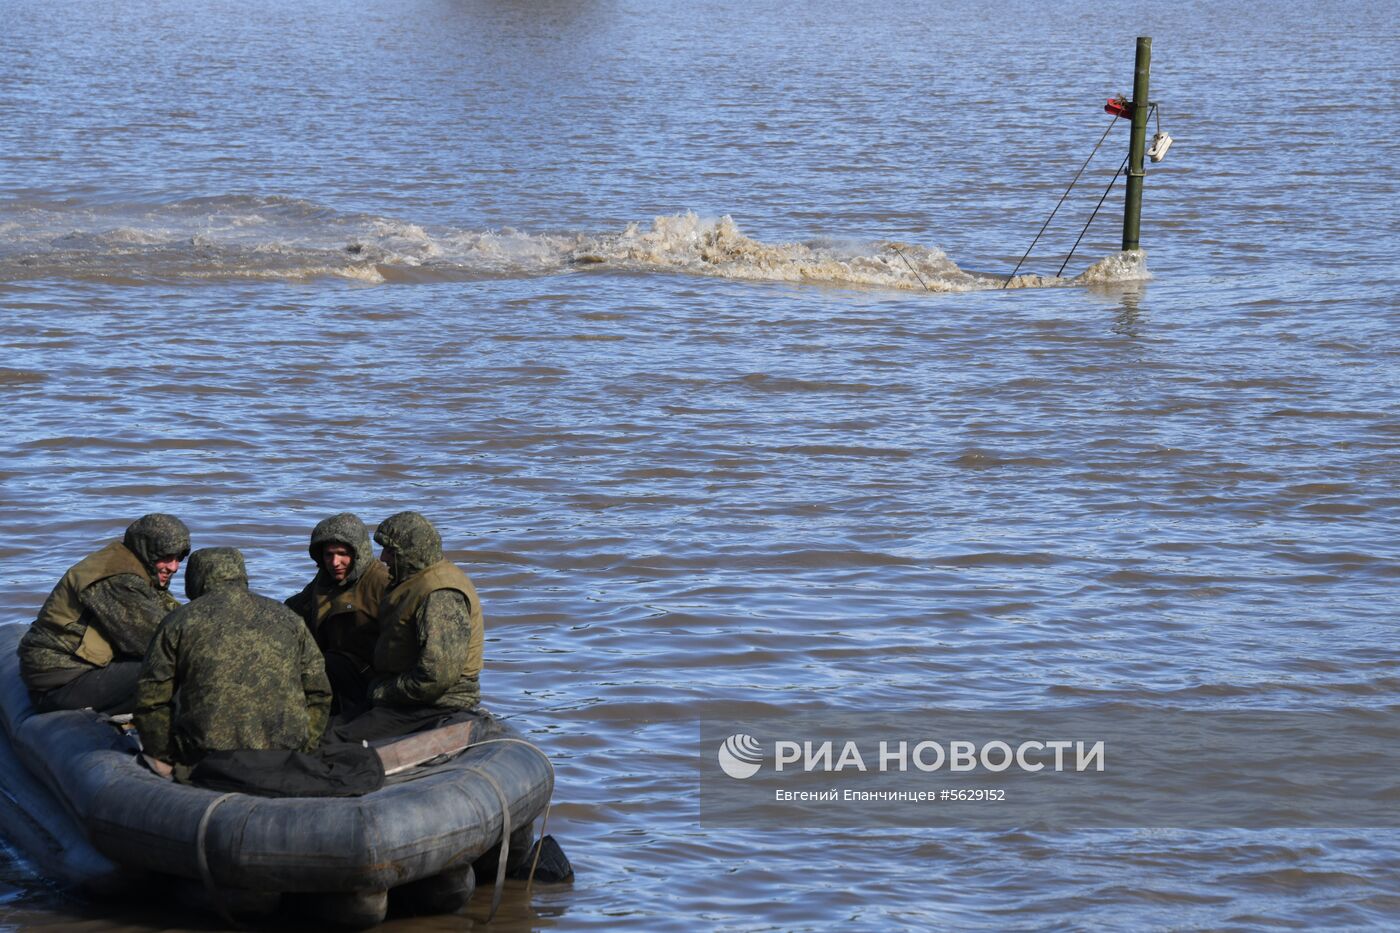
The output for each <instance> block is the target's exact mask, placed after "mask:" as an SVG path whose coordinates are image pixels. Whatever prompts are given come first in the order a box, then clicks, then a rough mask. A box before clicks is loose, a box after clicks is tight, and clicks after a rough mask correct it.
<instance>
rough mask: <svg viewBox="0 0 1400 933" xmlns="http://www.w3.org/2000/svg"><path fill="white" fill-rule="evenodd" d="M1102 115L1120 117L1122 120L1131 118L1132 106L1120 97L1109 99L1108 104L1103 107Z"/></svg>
mask: <svg viewBox="0 0 1400 933" xmlns="http://www.w3.org/2000/svg"><path fill="white" fill-rule="evenodd" d="M1103 112H1104V113H1111V114H1113V115H1114V116H1115V117H1122V118H1123V119H1124V120H1131V119H1132V118H1133V104H1132V102H1131V101H1128V100H1124V99H1123V98H1122V97H1110V98H1109V99H1108V103H1106V104H1104V105H1103Z"/></svg>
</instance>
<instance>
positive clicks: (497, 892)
mask: <svg viewBox="0 0 1400 933" xmlns="http://www.w3.org/2000/svg"><path fill="white" fill-rule="evenodd" d="M466 770H468V771H471V772H473V773H475V774H479V775H481V776H482V777H484V778H485V779H486V782H487V783H488V784H490V785H491V789H492V790H494V791H495V792H496V799H498V800H499V801H500V802H501V852H500V855H499V856H498V857H497V858H496V887H495V889H494V890H493V891H492V892H491V912H490V913H489V914H487V915H486V922H487V923H490V922H491V921H492V920H494V919H496V911H497V910H499V909H500V907H501V895H503V894H504V893H505V886H506V860H507V859H508V858H510V800H508V799H507V798H506V792H505V791H503V790H501V785H500V784H497V783H496V779H495V778H493V777H492V776H491V775H489V774H487V773H486V772H485V771H480V770H478V769H476V768H467V769H466Z"/></svg>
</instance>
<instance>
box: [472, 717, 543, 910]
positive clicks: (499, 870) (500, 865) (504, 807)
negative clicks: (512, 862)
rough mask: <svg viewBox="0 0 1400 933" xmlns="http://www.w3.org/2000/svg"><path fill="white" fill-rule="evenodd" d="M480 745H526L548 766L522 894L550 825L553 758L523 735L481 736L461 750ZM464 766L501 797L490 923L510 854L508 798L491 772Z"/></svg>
mask: <svg viewBox="0 0 1400 933" xmlns="http://www.w3.org/2000/svg"><path fill="white" fill-rule="evenodd" d="M483 745H524V746H525V747H526V748H528V749H531V750H532V751H534V752H535V753H536V754H538V755H539V756H540V759H541V760H542V761H544V763H545V767H547V768H549V796H548V797H546V798H545V801H544V819H543V820H542V821H541V822H540V840H539V842H537V843H536V844H535V859H534V861H533V862H531V863H530V877H529V879H528V880H527V881H526V882H525V894H526V896H527V897H528V896H529V893H530V889H531V888H532V887H533V886H534V883H535V868H536V867H537V866H538V865H539V863H540V850H541V848H543V846H542V845H541V843H543V841H544V831H545V827H547V826H548V825H549V808H550V805H551V804H552V803H553V800H554V762H552V761H550V760H549V756H548V755H546V754H545V753H544V749H542V748H540V747H539V746H538V745H536V744H535V743H533V742H527V741H526V740H524V739H516V738H509V737H505V738H499V739H483V740H482V741H480V742H473V743H472V744H471V745H468V746H467V747H466V748H464V749H462V751H463V752H466V751H468V750H470V749H473V748H480V747H481V746H483ZM466 770H468V771H471V772H473V773H475V774H479V775H481V776H482V777H484V778H486V780H487V781H489V782H490V784H491V787H492V788H494V789H495V791H496V796H497V798H499V799H500V801H501V854H500V858H499V859H498V860H497V862H496V889H495V891H494V892H493V893H492V895H491V913H490V914H489V915H488V916H487V917H486V922H487V923H490V922H491V920H492V919H493V918H494V917H495V916H496V910H497V909H498V908H499V907H500V906H501V895H502V893H503V891H504V888H505V880H506V860H507V859H508V858H509V856H510V832H511V829H510V802H509V801H508V800H507V799H506V795H505V792H504V791H502V790H501V786H500V785H499V784H497V783H496V779H495V778H493V777H491V775H489V774H487V773H486V772H485V771H481V770H479V769H477V768H467V769H466Z"/></svg>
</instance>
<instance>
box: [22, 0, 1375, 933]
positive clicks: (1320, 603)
mask: <svg viewBox="0 0 1400 933" xmlns="http://www.w3.org/2000/svg"><path fill="white" fill-rule="evenodd" d="M1394 14H1395V10H1394V7H1393V6H1391V5H1386V4H1368V3H1362V2H1356V3H1345V2H1337V3H1318V4H1308V5H1294V4H1282V3H1264V4H1257V3H1256V4H1211V5H1199V4H1193V5H1172V4H1139V3H1131V2H1122V3H1109V4H1107V5H1102V4H1086V3H1081V2H1077V0H1076V2H1070V3H1064V4H1035V3H1000V4H971V3H952V4H940V5H924V4H904V3H896V4H880V3H871V2H866V0H853V2H847V3H841V4H835V3H813V4H803V5H797V6H794V5H781V4H779V5H763V4H742V3H732V2H728V0H719V2H714V3H697V4H645V3H629V2H576V3H538V4H537V3H524V2H516V0H501V2H484V0H474V2H465V0H464V2H446V0H442V2H429V0H414V2H407V3H387V2H375V0H371V2H369V3H359V4H344V3H336V2H331V0H311V2H308V3H303V4H295V5H283V4H271V3H260V2H255V3H251V4H234V3H230V2H213V3H208V4H198V5H184V4H178V3H174V2H165V0H157V2H151V3H144V4H139V5H138V4H116V5H113V4H98V3H90V2H66V3H54V4H43V5H10V6H9V7H7V9H6V15H5V18H6V21H7V23H6V29H5V36H4V37H3V38H0V99H3V100H5V101H6V117H5V119H4V120H3V121H0V319H3V322H4V331H3V334H2V335H0V398H3V421H2V422H0V424H2V425H3V430H4V435H5V436H4V440H3V452H4V456H3V461H2V462H0V532H2V533H0V558H3V563H2V564H0V568H3V582H4V584H5V585H4V587H3V590H0V609H3V612H4V615H5V617H6V618H5V621H13V622H27V621H29V620H30V619H32V618H33V615H34V612H35V610H36V609H37V607H38V605H39V604H40V603H41V602H42V600H43V597H44V595H45V594H46V593H47V591H48V590H49V588H50V587H51V586H52V585H53V583H54V581H55V580H56V579H57V578H58V576H59V575H60V574H61V573H62V572H63V570H64V569H65V568H66V567H68V566H69V565H70V564H72V563H73V562H74V561H76V560H77V559H78V558H80V557H81V556H83V555H84V554H85V553H87V551H88V550H90V549H92V548H93V546H94V545H95V544H96V543H98V542H101V541H103V540H105V539H108V538H110V537H113V536H115V535H117V534H119V533H120V531H121V529H122V528H123V527H124V526H125V525H126V524H127V523H128V522H129V521H131V520H132V519H133V518H135V517H136V516H138V515H140V514H142V513H144V512H148V511H168V512H173V513H176V514H178V515H180V516H181V517H183V518H184V520H185V521H186V522H187V523H188V524H189V525H190V527H191V529H192V530H193V534H194V543H195V546H196V547H200V546H208V545H216V544H217V545H229V546H236V547H239V548H241V549H242V550H243V551H244V554H245V555H246V557H247V559H248V564H249V569H250V574H251V576H252V578H253V586H254V588H255V589H257V590H259V591H261V592H264V593H266V594H268V595H273V596H278V597H285V596H287V595H290V594H291V593H293V592H295V591H296V590H297V589H299V588H300V587H301V586H302V585H303V584H304V582H305V581H306V579H308V576H309V574H310V573H311V572H312V570H313V567H312V566H311V564H310V562H309V560H308V559H307V557H306V553H305V541H306V537H307V535H308V534H309V531H310V529H311V527H312V526H313V525H314V524H315V523H316V521H318V520H319V519H320V518H323V517H325V516H326V515H329V514H331V513H333V512H338V511H342V510H352V511H355V512H356V513H358V514H359V515H361V516H362V517H363V518H364V519H365V520H366V521H367V522H369V523H371V524H373V523H374V522H375V521H378V520H380V519H382V518H384V517H385V516H387V515H389V514H391V513H393V512H395V511H399V510H401V509H406V508H412V509H417V510H419V511H422V512H423V513H425V514H426V515H428V516H429V517H430V518H432V519H433V520H434V521H435V522H436V523H437V525H438V527H439V528H440V530H441V531H442V534H443V538H444V540H445V542H446V546H447V549H448V551H449V553H450V556H451V557H453V558H454V559H455V560H457V561H458V562H459V563H460V564H461V565H463V566H464V567H466V568H467V569H468V571H469V573H470V574H471V575H472V577H473V579H474V581H475V582H476V584H477V587H478V589H479V590H480V593H481V595H482V599H483V602H484V605H485V611H486V616H487V644H486V671H485V674H484V675H483V681H482V683H483V694H484V698H485V702H486V704H487V705H488V706H490V707H491V708H492V709H493V710H495V711H496V712H498V713H500V714H503V715H507V716H509V717H511V718H512V720H513V721H514V722H515V723H516V724H517V725H519V727H520V728H521V729H522V730H523V731H524V732H525V733H526V734H527V735H529V736H530V737H531V738H532V739H533V740H534V741H536V742H537V743H538V744H539V745H540V746H541V747H543V748H544V749H545V750H547V751H548V752H549V753H550V754H551V756H552V757H553V759H554V762H555V765H556V767H557V769H558V783H557V788H556V792H555V803H554V808H553V811H552V814H551V817H550V831H551V832H552V833H553V834H554V835H555V836H556V837H557V838H558V839H559V840H560V842H561V843H562V845H563V846H564V848H565V850H566V851H567V853H568V854H569V856H570V858H571V859H572V861H573V863H574V866H575V868H576V871H577V877H576V880H575V881H574V883H573V884H572V885H566V886H550V887H538V888H536V889H535V890H534V891H533V892H531V894H530V896H529V897H527V896H526V894H525V891H524V887H523V885H520V884H514V883H513V884H512V886H511V887H510V889H509V890H508V892H507V895H506V900H505V903H504V905H503V907H502V913H501V916H500V917H498V919H497V920H496V922H495V923H494V924H493V925H492V926H493V928H497V929H502V930H525V929H559V930H582V929H599V930H610V929H622V928H630V929H643V930H693V929H712V928H713V929H727V930H728V929H737V930H816V929H827V928H831V927H833V926H837V925H840V926H842V927H844V928H848V929H860V930H864V929H941V928H955V929H987V930H1007V929H1061V928H1086V929H1088V928H1093V929H1100V928H1112V929H1278V928H1283V929H1298V928H1308V929H1311V928H1347V929H1359V928H1379V929H1387V928H1394V927H1395V926H1396V925H1397V924H1400V835H1398V834H1397V831H1396V829H1395V827H1396V825H1397V822H1396V818H1395V814H1394V799H1395V798H1394V797H1393V796H1391V797H1389V798H1383V799H1388V800H1389V801H1390V806H1389V808H1382V810H1378V811H1377V812H1376V814H1375V819H1374V821H1367V820H1361V821H1359V822H1357V823H1356V824H1354V825H1345V826H1336V825H1333V826H1316V825H1309V824H1308V822H1307V819H1306V817H1305V816H1302V817H1299V819H1298V820H1297V822H1296V823H1295V824H1294V825H1291V826H1283V827H1274V828H1251V827H1249V826H1230V825H1219V826H1209V825H1208V826H1200V825H1189V823H1183V824H1181V825H1174V826H1173V825H1166V826H1163V825H1139V826H1133V825H1120V826H1110V827H1100V828H1094V827H1089V826H1077V825H1062V824H1058V823H1055V822H1054V821H1053V820H1050V821H1048V822H1047V821H1037V820H1035V819H1024V818H1018V819H1015V820H1008V821H1007V822H1006V825H1000V826H989V827H988V826H978V827H966V826H962V827H959V826H952V827H948V826H927V825H920V824H919V820H918V819H914V818H910V819H905V820H900V819H896V820H889V819H885V818H881V819H879V820H875V819H872V820H871V821H870V823H869V824H866V825H860V824H859V822H857V824H856V825H831V824H827V823H824V822H822V821H820V820H815V821H807V820H804V819H795V818H794V819H784V817H783V815H782V814H783V813H784V812H786V811H782V810H781V809H780V808H775V809H773V810H772V811H771V812H769V813H767V815H766V817H765V819H764V821H762V822H757V823H754V824H752V825H734V824H732V823H730V822H728V821H726V820H724V819H718V818H715V816H714V815H713V813H712V812H711V811H710V810H709V809H708V806H707V808H706V809H704V810H702V807H701V796H702V790H703V788H704V787H705V786H707V782H710V781H711V780H722V779H714V778H713V777H712V776H711V775H707V774H706V773H705V771H704V769H705V768H706V767H712V765H713V761H714V758H713V754H714V750H713V749H712V748H711V747H710V746H709V745H707V744H705V743H702V740H701V722H702V720H704V721H706V722H717V723H721V724H723V723H727V722H730V721H732V722H734V723H735V726H734V728H733V729H732V730H729V731H733V732H736V733H738V732H741V731H742V729H741V728H740V725H739V724H741V723H745V722H748V721H752V720H756V719H760V718H766V717H781V716H797V715H801V716H806V717H809V720H811V721H820V720H821V719H822V718H823V717H826V716H830V715H834V714H837V713H843V712H850V711H862V712H867V713H870V714H873V715H875V716H877V717H878V716H880V715H881V714H884V713H887V712H888V713H891V714H893V713H894V712H896V711H904V712H909V711H919V710H931V709H939V708H943V709H968V710H986V711H1055V710H1075V709H1080V708H1086V707H1094V708H1097V709H1102V708H1106V709H1108V710H1109V711H1110V713H1109V715H1112V711H1113V710H1120V711H1144V710H1145V711H1154V712H1164V711H1179V712H1180V713H1181V715H1183V716H1185V717H1188V718H1189V717H1191V716H1199V717H1208V716H1210V715H1213V714H1217V713H1221V712H1224V711H1231V710H1277V711H1281V712H1280V715H1287V714H1289V713H1291V712H1295V711H1306V710H1316V709H1326V710H1332V711H1337V712H1338V715H1340V716H1341V717H1342V720H1343V721H1344V722H1345V721H1348V720H1349V719H1350V720H1354V721H1355V722H1357V723H1372V722H1374V721H1375V717H1386V716H1388V717H1389V720H1388V722H1393V721H1394V717H1395V713H1396V710H1397V702H1400V663H1398V662H1397V657H1396V655H1397V652H1396V644H1397V642H1396V628H1395V625H1396V619H1397V614H1398V613H1397V610H1400V600H1398V599H1397V587H1400V547H1397V543H1396V542H1397V537H1396V529H1397V527H1400V492H1397V489H1398V488H1400V485H1397V481H1396V477H1397V475H1400V415H1397V407H1400V406H1397V400H1400V393H1397V381H1400V340H1397V338H1396V333H1397V325H1398V324H1400V314H1397V306H1396V301H1395V297H1394V294H1395V283H1396V281H1397V278H1398V277H1400V263H1397V251H1396V232H1397V231H1396V225H1395V208H1394V205H1395V203H1396V187H1397V184H1396V183H1397V171H1396V168H1395V165H1396V159H1397V157H1398V156H1400V147H1397V144H1396V142H1395V140H1394V138H1393V135H1392V134H1390V133H1389V131H1388V130H1386V128H1385V127H1384V125H1383V124H1382V123H1381V122H1380V121H1378V120H1376V119H1375V118H1374V116H1370V115H1366V114H1364V113H1362V112H1360V111H1361V110H1363V109H1364V108H1365V107H1369V106H1376V107H1377V109H1378V110H1380V111H1381V112H1386V111H1387V109H1388V108H1387V107H1386V105H1387V104H1390V103H1393V102H1394V97H1395V87H1394V80H1393V75H1394V74H1395V73H1396V70H1397V65H1400V61H1397V57H1398V56H1397V44H1396V42H1395V39H1394V37H1393V35H1389V34H1385V33H1387V31H1389V32H1393V28H1392V27H1391V26H1389V25H1388V24H1389V23H1390V22H1391V21H1392V20H1393V19H1394ZM1138 35H1151V36H1152V37H1153V68H1152V81H1153V88H1152V96H1153V98H1154V99H1155V100H1157V101H1158V103H1159V110H1158V115H1159V116H1160V118H1161V128H1162V129H1163V130H1165V131H1167V132H1169V133H1170V134H1171V135H1172V136H1173V137H1174V138H1175V140H1176V142H1175V144H1174V146H1173V148H1172V149H1171V152H1170V154H1169V156H1168V157H1167V159H1166V160H1165V161H1163V162H1161V163H1160V164H1153V165H1149V167H1148V170H1147V177H1146V181H1145V192H1146V193H1145V196H1144V213H1143V223H1142V246H1143V248H1144V250H1145V252H1146V256H1145V258H1143V257H1141V256H1120V255H1119V252H1118V249H1119V245H1120V239H1119V238H1120V231H1121V225H1120V224H1121V212H1122V184H1123V183H1122V181H1121V180H1120V181H1119V182H1118V183H1117V185H1116V186H1115V187H1114V188H1113V189H1112V192H1111V193H1110V195H1109V197H1108V198H1107V199H1106V201H1105V204H1104V208H1103V210H1102V212H1101V213H1100V215H1099V216H1098V218H1097V219H1096V220H1095V221H1094V223H1093V225H1092V226H1091V227H1090V228H1089V232H1088V234H1087V235H1086V236H1085V237H1084V240H1083V242H1082V243H1081V244H1080V245H1079V246H1078V248H1077V250H1076V251H1075V253H1074V258H1073V259H1072V260H1071V262H1070V263H1069V266H1068V268H1067V270H1066V273H1065V276H1066V278H1065V279H1063V280H1056V279H1054V278H1053V276H1054V274H1055V272H1056V270H1057V268H1059V266H1060V264H1061V262H1062V261H1063V260H1064V258H1065V256H1066V254H1067V253H1068V252H1069V251H1070V247H1071V246H1072V245H1073V243H1074V238H1075V237H1076V236H1077V235H1078V233H1079V231H1080V229H1081V228H1082V227H1083V226H1084V224H1085V222H1086V221H1087V220H1088V219H1089V216H1090V213H1091V212H1092V210H1093V208H1094V205H1095V203H1096V202H1097V201H1098V199H1099V197H1100V195H1101V194H1103V192H1104V190H1105V189H1106V188H1108V186H1109V182H1110V179H1111V178H1112V177H1113V173H1114V169H1115V168H1116V167H1117V165H1118V164H1119V162H1120V161H1121V160H1122V158H1123V155H1124V154H1126V149H1127V129H1126V126H1122V125H1120V126H1118V127H1116V128H1114V129H1113V130H1112V131H1111V133H1110V136H1109V140H1108V142H1106V143H1105V145H1104V149H1103V150H1102V151H1101V152H1100V153H1099V155H1098V156H1097V157H1096V158H1095V160H1094V161H1093V162H1092V163H1091V165H1090V168H1089V169H1088V170H1087V171H1086V172H1085V175H1084V178H1083V180H1082V181H1081V183H1080V186H1079V187H1077V188H1076V189H1075V191H1074V194H1073V195H1072V196H1071V198H1070V199H1069V200H1068V201H1067V203H1066V206H1065V207H1064V208H1062V209H1061V211H1060V213H1059V214H1058V215H1057V217H1056V220H1055V222H1054V224H1052V226H1051V227H1050V229H1049V230H1048V231H1047V233H1046V235H1045V237H1044V238H1042V240H1041V241H1040V243H1039V244H1038V246H1037V248H1036V251H1035V252H1034V253H1033V254H1032V257H1031V258H1030V259H1029V260H1027V263H1026V265H1025V266H1024V267H1023V268H1022V272H1026V273H1029V275H1027V276H1026V277H1025V278H1020V279H1018V280H1017V281H1016V282H1014V283H1013V284H1015V285H1017V286H1020V287H1016V288H1009V289H1002V288H1000V287H999V286H1000V285H1001V284H1002V281H1003V280H1004V277H1005V275H1006V274H1007V273H1009V272H1010V271H1011V269H1012V268H1013V267H1014V266H1015V265H1016V262H1017V260H1018V259H1020V257H1021V254H1022V253H1023V252H1024V250H1025V248H1026V247H1027V246H1028V245H1030V242H1031V239H1032V237H1034V236H1035V232H1036V230H1038V229H1039V228H1040V225H1041V223H1042V222H1043V221H1044V219H1045V217H1046V216H1047V215H1048V214H1049V213H1050V210H1051V209H1052V208H1053V207H1054V206H1055V203H1056V201H1057V200H1058V199H1059V197H1060V195H1061V194H1062V193H1063V191H1064V187H1065V185H1067V184H1068V183H1069V181H1070V179H1071V178H1072V177H1073V176H1074V173H1075V172H1076V171H1077V170H1078V169H1079V167H1080V165H1081V164H1082V163H1083V160H1084V159H1085V158H1086V157H1087V156H1088V155H1089V153H1090V151H1091V150H1092V149H1093V147H1094V144H1095V142H1096V141H1097V140H1098V139H1099V137H1100V135H1101V134H1102V133H1103V132H1104V131H1105V130H1106V129H1108V128H1109V126H1108V123H1109V120H1110V118H1109V117H1108V116H1107V115H1105V114H1104V113H1103V110H1102V107H1103V102H1104V99H1105V98H1107V97H1111V96H1113V95H1114V94H1117V93H1119V92H1128V91H1130V90H1131V85H1132V77H1133V51H1134V38H1135V37H1136V36H1138ZM1155 131H1156V127H1155V125H1154V126H1150V127H1149V135H1151V134H1152V133H1153V132H1155ZM175 591H176V592H177V593H180V592H181V591H182V577H181V578H177V580H176V584H175ZM1388 722H1387V723H1385V724H1384V725H1386V727H1387V728H1389V726H1388ZM725 734H728V733H727V732H726V733H725ZM702 775H705V776H702ZM1209 783H1210V782H1209V781H1207V780H1199V781H1192V780H1191V779H1190V776H1189V775H1187V777H1186V778H1184V779H1183V780H1182V781H1181V783H1179V784H1178V785H1175V786H1174V787H1173V788H1172V789H1171V792H1173V793H1180V794H1181V795H1182V800H1183V808H1189V806H1190V799H1191V796H1192V794H1194V793H1195V792H1196V791H1197V790H1199V789H1200V788H1201V787H1202V786H1209ZM1158 790H1159V791H1160V790H1161V788H1158ZM1386 810H1388V811H1389V812H1386ZM0 829H3V827H0ZM52 880H53V879H45V878H42V877H39V876H38V875H37V874H36V873H35V871H34V870H33V869H32V867H31V866H30V865H29V864H28V863H27V862H26V860H25V859H24V858H23V857H22V855H21V854H19V853H14V852H11V851H5V852H2V853H0V930H10V929H15V930H19V929H60V928H61V929H80V930H91V931H116V930H131V931H153V930H169V929H211V928H214V926H215V925H216V921H213V920H211V919H210V918H209V917H207V916H205V915H202V914H198V913H192V912H190V911H188V910H185V909H183V908H180V907H179V906H177V905H174V904H170V903H162V902H161V899H160V898H158V897H155V898H146V899H143V900H142V901H141V902H140V903H137V904H125V903H102V902H93V901H85V900H82V899H75V898H72V897H70V896H68V895H66V894H64V893H63V892H62V891H60V890H58V889H57V888H56V886H54V885H53V884H52V883H51V882H52ZM485 900H486V898H484V897H478V898H477V899H476V901H475V902H474V904H473V905H472V906H471V907H469V908H468V910H467V911H466V913H465V914H463V915H461V916H446V917H429V918H421V917H420V918H403V917H396V918H391V920H390V922H389V923H388V924H387V925H386V927H385V928H386V929H393V930H402V931H428V930H458V929H463V928H480V927H481V926H482V923H481V919H482V917H483V916H484V913H485V904H484V901H485Z"/></svg>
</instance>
